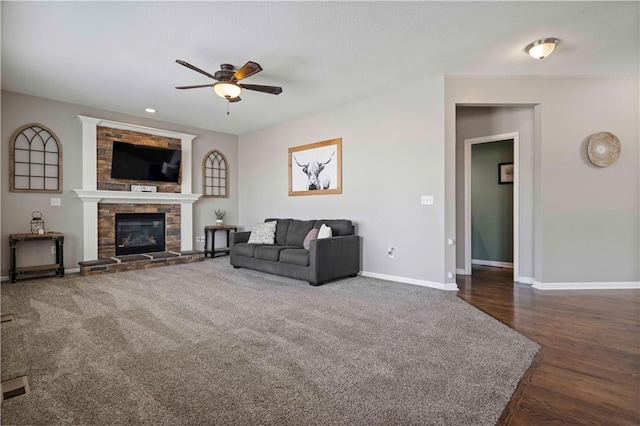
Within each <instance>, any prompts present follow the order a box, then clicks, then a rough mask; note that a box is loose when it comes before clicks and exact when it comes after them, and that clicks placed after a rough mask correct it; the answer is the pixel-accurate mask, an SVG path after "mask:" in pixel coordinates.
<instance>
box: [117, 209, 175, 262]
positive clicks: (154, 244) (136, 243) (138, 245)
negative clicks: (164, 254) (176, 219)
mask: <svg viewBox="0 0 640 426" xmlns="http://www.w3.org/2000/svg"><path fill="white" fill-rule="evenodd" d="M158 251H165V217H164V213H117V214H116V256H121V255H125V254H138V253H152V252H158Z"/></svg>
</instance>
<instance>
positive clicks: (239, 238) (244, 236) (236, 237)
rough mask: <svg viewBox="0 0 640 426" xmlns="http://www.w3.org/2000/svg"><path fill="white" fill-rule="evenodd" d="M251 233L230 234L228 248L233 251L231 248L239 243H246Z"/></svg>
mask: <svg viewBox="0 0 640 426" xmlns="http://www.w3.org/2000/svg"><path fill="white" fill-rule="evenodd" d="M250 236H251V231H243V232H234V233H232V234H231V241H229V248H230V249H231V250H233V246H234V245H235V244H239V243H246V242H247V241H249V237H250Z"/></svg>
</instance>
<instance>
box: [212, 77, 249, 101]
mask: <svg viewBox="0 0 640 426" xmlns="http://www.w3.org/2000/svg"><path fill="white" fill-rule="evenodd" d="M213 90H214V91H215V92H216V94H217V95H218V96H220V97H221V98H225V99H233V98H237V97H238V96H240V92H242V87H240V86H238V85H237V84H235V83H231V82H228V81H221V82H218V83H216V84H214V85H213Z"/></svg>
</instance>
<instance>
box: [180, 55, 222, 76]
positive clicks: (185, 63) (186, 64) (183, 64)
mask: <svg viewBox="0 0 640 426" xmlns="http://www.w3.org/2000/svg"><path fill="white" fill-rule="evenodd" d="M176 62H177V63H179V64H180V65H182V66H185V67H187V68H189V69H192V70H194V71H195V72H199V73H200V74H204V75H206V76H207V77H209V78H212V79H214V80H215V79H216V78H215V77H214V76H213V75H211V74H209V73H208V72H206V71H203V70H201V69H200V68H198V67H196V66H193V65H191V64H190V63H189V62H185V61H182V60H180V59H176Z"/></svg>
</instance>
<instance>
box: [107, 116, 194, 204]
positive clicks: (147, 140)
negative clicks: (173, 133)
mask: <svg viewBox="0 0 640 426" xmlns="http://www.w3.org/2000/svg"><path fill="white" fill-rule="evenodd" d="M97 133H98V140H97V159H98V164H97V188H98V189H99V190H109V191H129V190H131V185H132V184H133V185H154V186H157V187H158V192H171V193H180V192H181V185H180V182H182V167H180V178H179V181H178V183H172V182H152V181H142V180H129V179H113V178H111V159H112V158H113V142H114V141H118V142H127V143H131V144H135V145H145V146H155V147H159V148H170V149H177V150H180V149H181V141H180V139H174V138H167V137H163V136H156V135H150V134H147V133H140V132H134V131H130V130H121V129H114V128H111V127H104V126H98V128H97Z"/></svg>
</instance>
